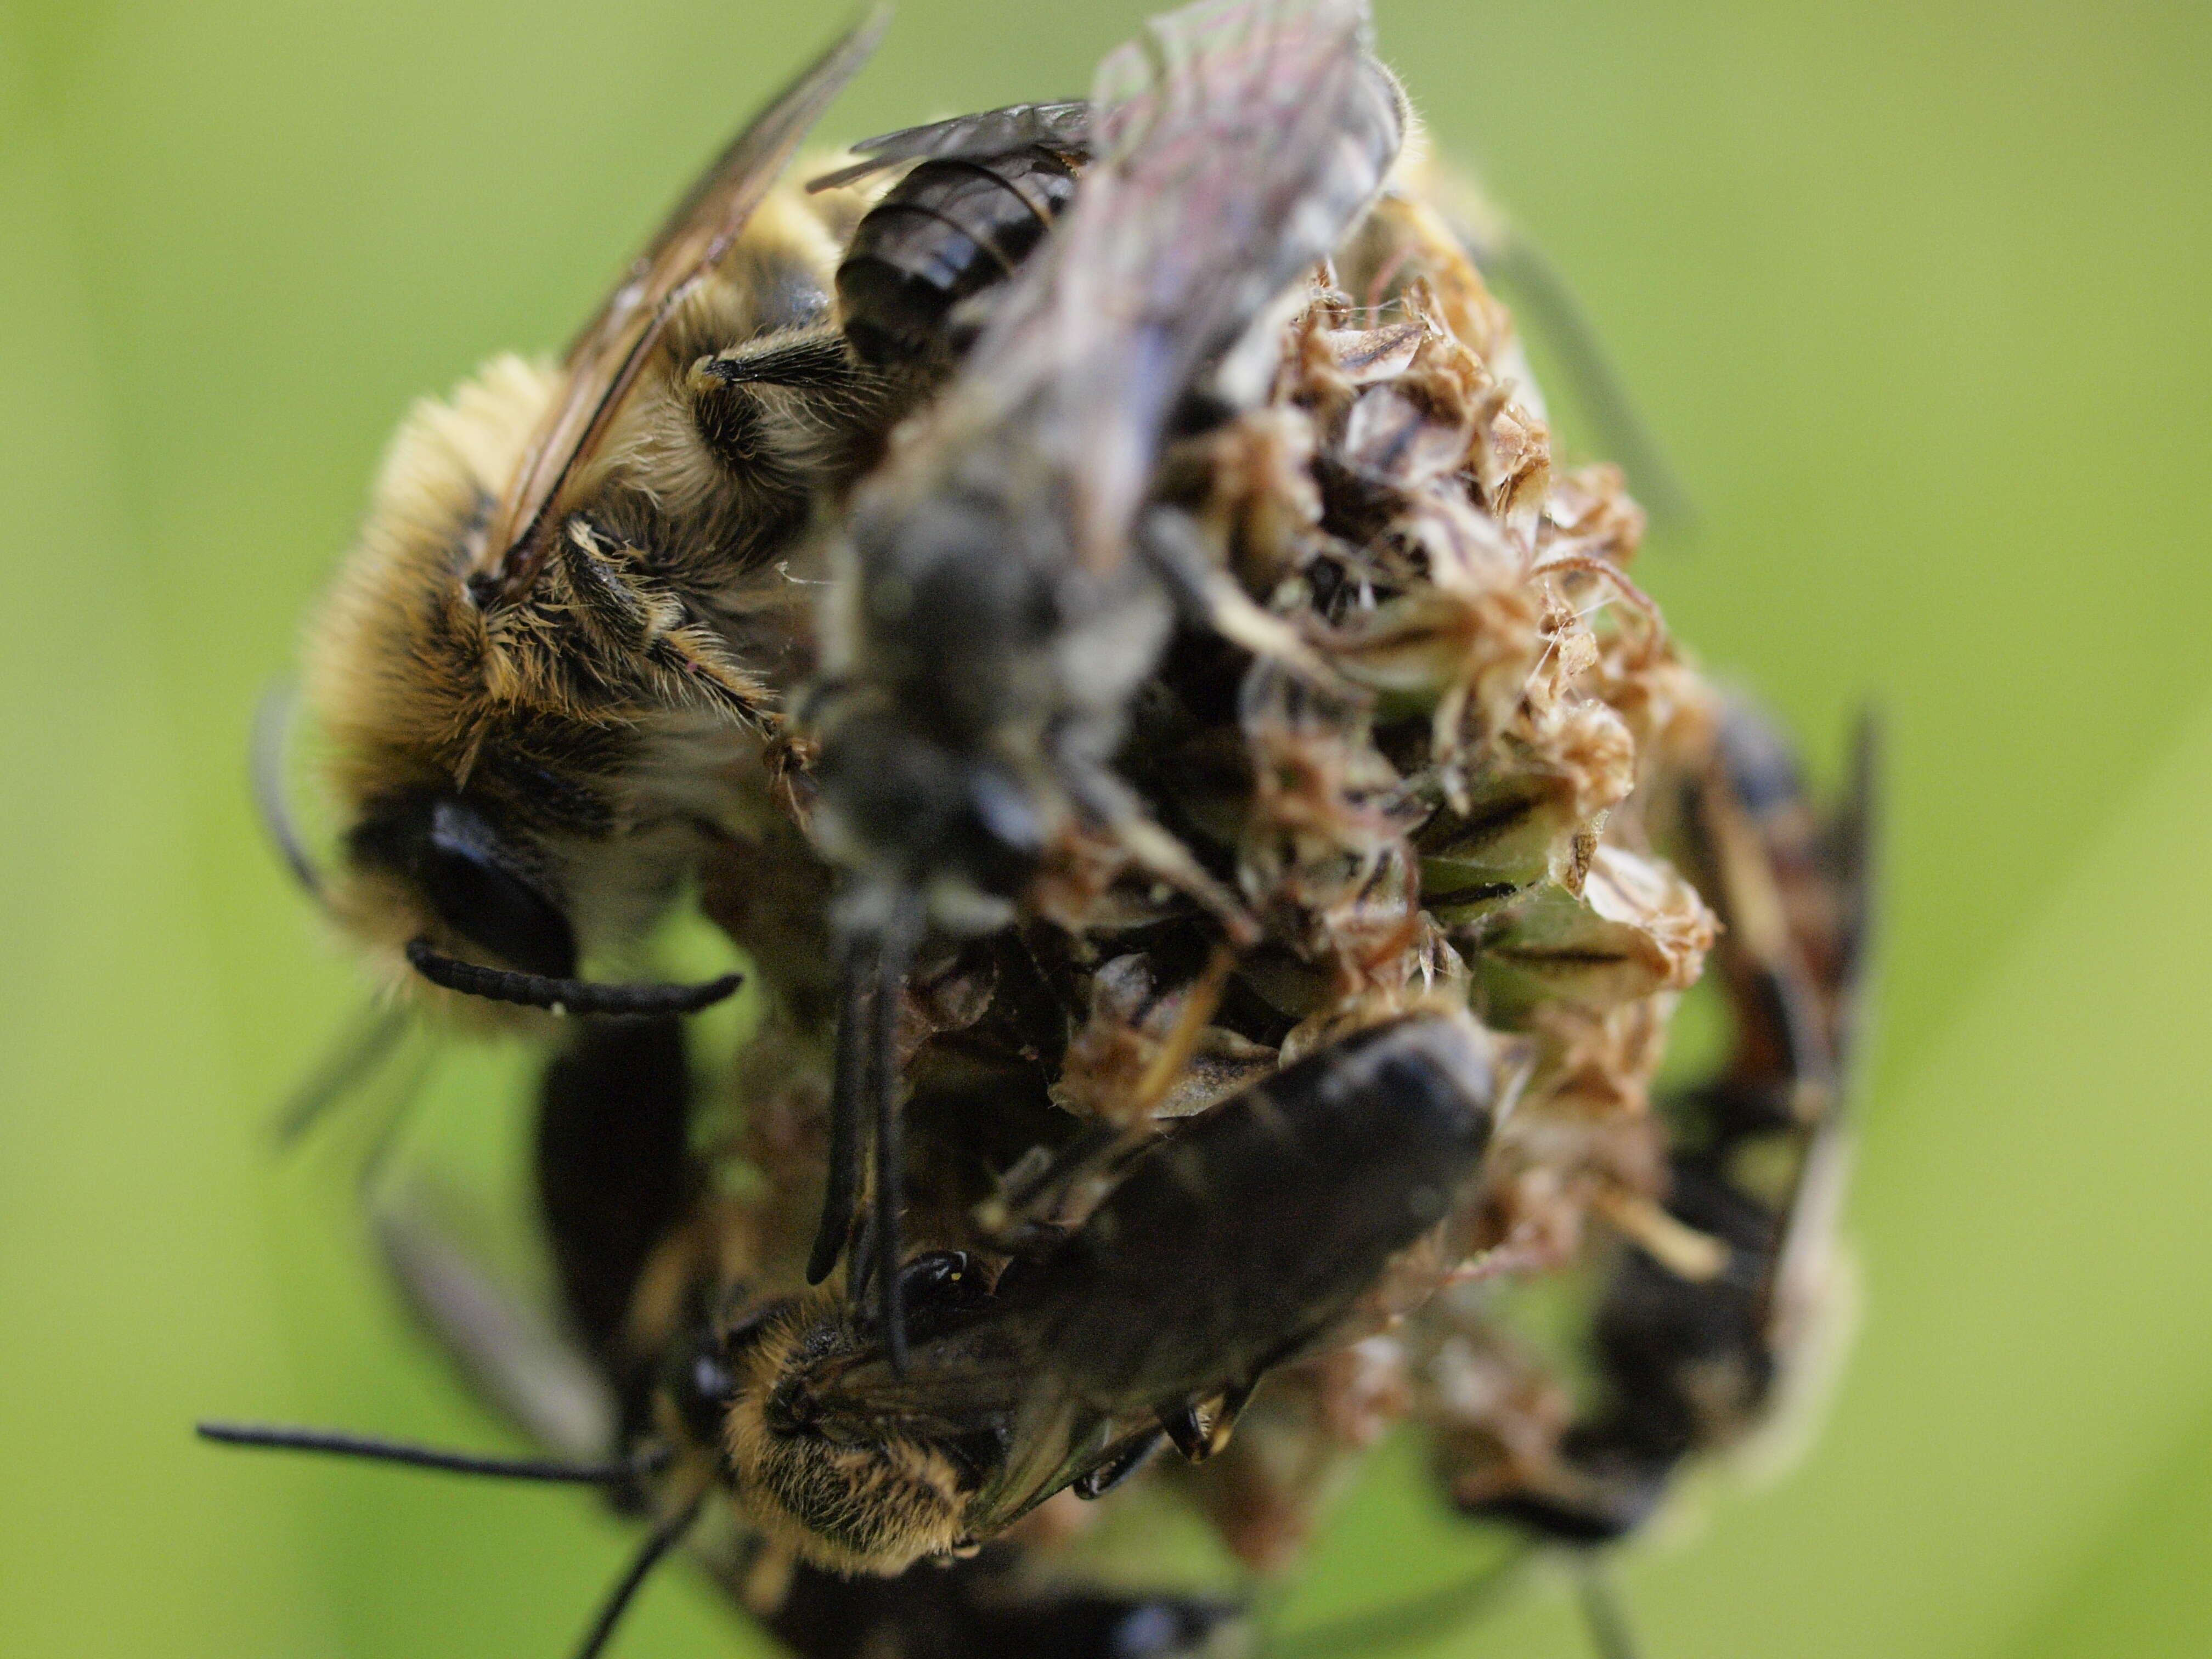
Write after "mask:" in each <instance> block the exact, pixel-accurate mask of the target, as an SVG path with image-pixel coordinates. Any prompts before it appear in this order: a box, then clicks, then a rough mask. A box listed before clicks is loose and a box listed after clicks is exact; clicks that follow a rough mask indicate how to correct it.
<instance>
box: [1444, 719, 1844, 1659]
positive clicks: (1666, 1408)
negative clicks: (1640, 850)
mask: <svg viewBox="0 0 2212 1659" xmlns="http://www.w3.org/2000/svg"><path fill="white" fill-rule="evenodd" d="M1875 772H1876V759H1875V740H1874V735H1873V730H1872V727H1871V726H1870V725H1868V726H1863V727H1862V729H1861V732H1860V735H1859V739H1858V744H1857V755H1856V760H1855V763H1854V774H1853V777H1852V781H1851V783H1850V788H1849V790H1848V792H1847V793H1846V795H1845V797H1844V800H1843V801H1842V803H1841V805H1839V806H1838V808H1837V810H1836V811H1834V812H1833V813H1832V815H1831V816H1829V817H1826V819H1825V820H1824V819H1823V818H1821V817H1818V816H1816V814H1815V813H1814V811H1813V810H1812V809H1811V807H1810V806H1809V805H1808V799H1807V796H1806V793H1805V789H1804V786H1803V784H1802V781H1801V779H1800V777H1799V775H1798V772H1797V769H1796V762H1795V760H1794V757H1792V755H1791V753H1790V749H1789V746H1788V744H1786V743H1785V742H1784V739H1783V738H1781V736H1780V735H1779V734H1778V732H1776V731H1775V729H1774V728H1773V726H1771V724H1769V723H1768V721H1767V720H1765V718H1764V717H1763V716H1762V715H1760V714H1758V713H1757V712H1756V711H1755V710H1753V709H1752V708H1750V707H1748V706H1747V704H1744V703H1742V702H1729V703H1727V704H1725V705H1723V708H1721V711H1720V714H1719V718H1718V720H1717V729H1716V731H1715V733H1714V738H1713V741H1712V743H1711V746H1710V749H1709V751H1708V752H1707V754H1706V755H1705V756H1704V757H1702V759H1701V760H1700V761H1699V763H1696V764H1694V765H1693V766H1692V767H1690V768H1689V769H1687V775H1686V776H1683V777H1681V778H1680V787H1679V801H1678V803H1676V806H1677V812H1676V816H1677V817H1678V820H1679V822H1678V825H1677V829H1678V834H1679V837H1680V841H1681V842H1682V843H1683V847H1684V852H1685V856H1686V860H1687V862H1688V863H1689V865H1690V866H1691V868H1692V870H1693V872H1695V874H1696V878H1697V879H1698V882H1699V886H1700V888H1701V889H1702V890H1705V892H1707V893H1709V894H1711V896H1713V899H1714V902H1715V903H1716V905H1717V908H1718V909H1719V910H1720V913H1721V915H1722V917H1723V921H1724V923H1725V926H1726V929H1727V931H1726V932H1725V933H1723V935H1722V939H1721V942H1720V945H1719V946H1718V948H1717V951H1716V960H1717V965H1718V967H1719V969H1720V973H1721V978H1722V981H1723V991H1724V993H1725V994H1726V998H1727V1002H1728V1006H1729V1009H1730V1011H1731V1015H1732V1022H1733V1025H1734V1035H1733V1041H1732V1046H1731V1050H1730V1054H1729V1058H1728V1060H1726V1061H1725V1062H1724V1063H1723V1066H1721V1068H1720V1069H1719V1071H1718V1073H1717V1075H1716V1076H1715V1077H1713V1078H1712V1079H1711V1080H1709V1081H1707V1082H1705V1083H1703V1084H1700V1085H1697V1086H1695V1087H1692V1088H1688V1089H1686V1090H1683V1091H1680V1092H1679V1093H1677V1094H1676V1095H1674V1097H1671V1098H1668V1100H1666V1101H1664V1102H1663V1103H1662V1109H1661V1112H1660V1115H1659V1120H1658V1121H1657V1123H1656V1124H1655V1125H1654V1127H1655V1128H1657V1129H1661V1130H1662V1131H1663V1136H1664V1140H1665V1146H1664V1153H1665V1165H1664V1176H1665V1179H1664V1194H1665V1201H1664V1207H1663V1212H1662V1218H1661V1222H1660V1225H1659V1227H1658V1228H1656V1229H1654V1230H1644V1231H1642V1233H1641V1236H1640V1237H1626V1238H1624V1239H1623V1240H1622V1241H1621V1243H1620V1245H1619V1247H1618V1250H1617V1254H1616V1255H1615V1257H1614V1259H1613V1265H1612V1266H1611V1267H1610V1270H1609V1272H1608V1273H1607V1276H1606V1278H1605V1280H1604V1283H1603V1287H1602V1290H1601V1292H1600V1293H1599V1295H1598V1297H1597V1302H1596V1305H1595V1310H1594V1313H1593V1315H1592V1316H1591V1322H1590V1324H1589V1331H1588V1336H1587V1343H1588V1356H1587V1360H1588V1364H1589V1369H1590V1371H1591V1373H1592V1374H1593V1377H1594V1381H1595V1397H1594V1398H1593V1400H1592V1401H1590V1403H1589V1406H1588V1407H1586V1408H1585V1409H1584V1410H1583V1411H1582V1412H1580V1413H1565V1412H1563V1411H1562V1410H1561V1409H1560V1401H1559V1395H1560V1390H1559V1389H1558V1388H1557V1386H1556V1385H1555V1384H1553V1383H1549V1382H1547V1380H1546V1379H1545V1378H1544V1377H1543V1376H1541V1373H1540V1372H1538V1371H1536V1370H1532V1369H1531V1368H1530V1366H1529V1364H1528V1361H1527V1360H1526V1359H1525V1358H1523V1357H1522V1356H1520V1355H1518V1354H1517V1353H1516V1352H1515V1350H1514V1348H1513V1347H1512V1346H1511V1345H1510V1343H1504V1342H1501V1341H1499V1340H1498V1334H1497V1333H1496V1332H1494V1331H1492V1330H1491V1329H1490V1328H1488V1327H1487V1322H1486V1319H1485V1318H1484V1317H1483V1316H1480V1314H1477V1315H1475V1316H1474V1317H1473V1318H1469V1317H1468V1313H1469V1311H1470V1310H1467V1309H1463V1308H1462V1309H1455V1308H1454V1307H1453V1306H1452V1305H1451V1298H1444V1299H1443V1302H1442V1303H1440V1304H1439V1308H1438V1310H1437V1316H1436V1317H1434V1318H1432V1320H1431V1329H1430V1331H1429V1333H1428V1338H1429V1340H1430V1341H1431V1343H1433V1344H1436V1345H1437V1346H1434V1348H1433V1350H1432V1352H1431V1355H1430V1358H1429V1359H1428V1361H1427V1362H1426V1364H1425V1368H1424V1369H1425V1372H1426V1382H1425V1387H1424V1390H1423V1391H1424V1393H1425V1395H1426V1396H1427V1397H1426V1399H1425V1402H1424V1404H1423V1406H1422V1407H1419V1410H1418V1412H1417V1414H1419V1415H1421V1416H1423V1417H1425V1418H1426V1419H1428V1420H1429V1421H1430V1422H1431V1425H1432V1426H1433V1427H1434V1428H1435V1430H1436V1431H1437V1440H1436V1455H1437V1469H1438V1473H1439V1475H1440V1477H1441V1478H1442V1480H1443V1484H1444V1486H1445V1487H1446V1490H1447V1492H1449V1494H1450V1495H1451V1498H1452V1500H1453V1502H1454V1504H1455V1506H1456V1507H1457V1508H1458V1509H1459V1510H1461V1512H1462V1513H1464V1514H1467V1515H1470V1516H1481V1517H1488V1518H1496V1519H1502V1520H1505V1521H1509V1522H1512V1523H1514V1524H1515V1525H1516V1527H1517V1528H1520V1529H1521V1530H1522V1532H1523V1534H1525V1535H1528V1536H1529V1537H1532V1538H1534V1539H1537V1540H1541V1541H1550V1542H1553V1543H1557V1544H1562V1545H1565V1546H1569V1547H1574V1548H1576V1549H1578V1550H1581V1551H1583V1552H1585V1553H1586V1552H1588V1551H1589V1550H1590V1549H1591V1548H1593V1547H1597V1546H1601V1545H1606V1544H1610V1543H1613V1542H1614V1541H1619V1540H1620V1539H1622V1538H1625V1537H1626V1536H1628V1535H1630V1534H1632V1533H1634V1532H1635V1531H1636V1530H1637V1529H1638V1528H1640V1527H1642V1526H1643V1525H1644V1523H1645V1522H1647V1521H1648V1520H1649V1519H1650V1516H1652V1515H1653V1514H1654V1512H1655V1511H1656V1510H1658V1508H1659V1507H1660V1506H1661V1504H1662V1503H1663V1502H1664V1500H1665V1499H1666V1498H1667V1497H1668V1493H1669V1492H1671V1491H1672V1490H1673V1488H1674V1484H1675V1480H1676V1477H1677V1475H1678V1474H1679V1472H1680V1470H1681V1468H1683V1467H1684V1466H1685V1465H1686V1463H1687V1462H1690V1461H1691V1460H1693V1459H1696V1458H1699V1457H1702V1456H1708V1455H1713V1454H1715V1453H1717V1452H1720V1451H1723V1450H1724V1449H1729V1448H1730V1447H1733V1446H1735V1445H1737V1444H1739V1443H1742V1442H1744V1441H1746V1440H1747V1439H1748V1438H1750V1437H1753V1436H1754V1435H1758V1434H1760V1433H1762V1432H1771V1431H1772V1429H1773V1428H1774V1426H1775V1425H1777V1423H1778V1420H1779V1419H1782V1418H1783V1417H1784V1415H1786V1414H1787V1413H1788V1410H1789V1407H1790V1405H1791V1403H1792V1402H1793V1401H1802V1400H1803V1398H1804V1396H1805V1395H1806V1392H1807V1390H1808V1387H1809V1386H1810V1385H1811V1383H1813V1382H1814V1381H1816V1380H1817V1378H1816V1377H1815V1376H1812V1375H1811V1374H1812V1373H1815V1372H1817V1371H1819V1370H1820V1369H1821V1361H1822V1360H1823V1359H1824V1358H1828V1357H1830V1356H1828V1355H1827V1354H1826V1353H1824V1352H1823V1349H1824V1348H1827V1347H1832V1346H1833V1339H1834V1338H1835V1336H1836V1334H1837V1333H1836V1323H1837V1321H1838V1318H1839V1317H1840V1316H1842V1315H1843V1314H1844V1313H1845V1312H1847V1309H1846V1308H1844V1307H1843V1306H1841V1305H1839V1304H1841V1302H1842V1299H1843V1298H1842V1297H1841V1291H1842V1290H1843V1289H1844V1285H1840V1284H1839V1282H1838V1281H1839V1264H1838V1257H1837V1252H1838V1245H1837V1242H1836V1239H1835V1230H1836V1226H1837V1223H1838V1209H1839V1206H1840V1200H1841V1197H1842V1191H1843V1182H1844V1170H1845V1162H1846V1154H1847V1147H1848V1143H1847V1139H1846V1137H1847V1131H1848V1116H1847V1114H1846V1111H1845V1108H1846V1105H1847V1104H1848V1101H1849V1096H1850V1077H1851V1070H1852V1061H1853V1058H1854V1055H1855V1053H1856V1050H1857V1026H1858V1024H1859V1019H1860V1002H1861V981H1862V979H1863V974H1864V970H1865V964H1866V960H1867V953H1868V948H1869V932H1870V910H1871V902H1870V894H1871V891H1872V883H1873V853H1872V848H1873V841H1874V835H1875ZM1595 1583H1596V1581H1595V1580H1592V1581H1591V1585H1592V1586H1593V1587H1595ZM1589 1613H1590V1616H1591V1618H1592V1620H1593V1623H1594V1627H1595V1628H1596V1629H1597V1630H1598V1631H1599V1632H1600V1634H1601V1640H1600V1646H1601V1649H1603V1650H1607V1651H1613V1648H1611V1647H1607V1645H1606V1639H1605V1638H1604V1637H1603V1634H1602V1632H1604V1630H1605V1629H1606V1628H1607V1627H1608V1626H1610V1625H1613V1624H1617V1622H1618V1619H1619V1614H1618V1613H1617V1611H1616V1610H1613V1609H1612V1608H1611V1607H1609V1606H1608V1605H1607V1603H1606V1601H1605V1600H1604V1598H1603V1597H1602V1595H1601V1594H1598V1593H1597V1592H1596V1591H1595V1588H1593V1591H1592V1595H1591V1598H1590V1601H1589Z"/></svg>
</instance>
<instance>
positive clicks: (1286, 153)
mask: <svg viewBox="0 0 2212 1659" xmlns="http://www.w3.org/2000/svg"><path fill="white" fill-rule="evenodd" d="M1091 106H1092V109H1093V111H1094V117H1093V125H1094V128H1095V137H1096V141H1097V151H1098V159H1097V160H1096V161H1094V162H1093V163H1092V165H1091V167H1090V168H1089V170H1088V171H1086V173H1085V175H1084V178H1083V182H1082V184H1081V185H1079V188H1078V190H1077V192H1076V199H1075V204H1074V206H1073V208H1072V209H1071V210H1069V212H1068V215H1067V216H1066V218H1065V219H1064V220H1063V221H1062V222H1061V223H1060V227H1059V228H1058V229H1057V230H1056V231H1055V233H1054V236H1053V238H1052V239H1051V240H1050V242H1049V243H1048V246H1047V248H1046V250H1045V252H1044V254H1043V256H1042V258H1039V259H1038V260H1037V261H1036V262H1035V263H1034V264H1032V265H1031V266H1030V268H1029V269H1028V270H1025V271H1024V273H1023V275H1022V276H1020V277H1018V278H1017V280H1016V283H1015V284H1014V286H1013V289H1012V292H1010V293H1009V294H1008V295H1006V299H1005V301H1003V303H1002V304H1001V305H1000V308H999V309H998V311H997V312H996V313H995V314H994V317H993V319H992V321H991V323H990V325H988V326H987V328H986V330H985V331H984V334H983V337H981V339H980V340H979V341H978V343H977V344H976V348H975V352H974V354H973V356H972V357H971V358H970V361H969V366H968V368H967V369H966V371H965V372H964V374H963V376H962V378H961V380H959V381H958V382H957V383H956V385H955V386H954V388H953V390H952V392H951V394H950V396H951V400H952V406H951V409H949V410H948V412H947V418H948V420H949V421H951V422H956V423H957V422H978V423H982V424H987V425H989V426H994V427H1006V426H1009V425H1011V427H1012V429H1014V430H1018V431H1019V432H1021V433H1022V434H1024V443H1025V444H1028V445H1032V446H1034V447H1037V448H1038V449H1040V450H1041V451H1042V452H1043V455H1042V459H1044V460H1045V462H1046V465H1047V466H1048V468H1049V470H1051V471H1054V472H1056V473H1057V474H1058V475H1059V476H1060V478H1061V479H1062V480H1063V481H1064V482H1065V484H1066V489H1067V490H1068V492H1069V494H1070V495H1071V496H1072V498H1073V499H1072V501H1071V503H1070V505H1071V507H1072V508H1073V512H1074V514H1075V528H1076V531H1077V534H1078V539H1079V549H1080V550H1081V552H1082V555H1083V556H1084V558H1085V560H1086V562H1091V563H1092V564H1093V565H1094V567H1096V566H1098V565H1104V564H1110V563H1111V562H1114V561H1115V560H1116V559H1118V558H1119V557H1120V556H1121V546H1122V544H1124V543H1125V541H1126V532H1127V526H1128V525H1129V522H1130V520H1131V519H1132V517H1133V514H1134V512H1135V510H1136V507H1137V506H1138V504H1139V501H1140V499H1141V497H1142V495H1143V492H1144V489H1145V487H1146V478H1147V477H1148V475H1149V472H1150V470H1151V459H1152V452H1153V450H1154V448H1155V447H1157V444H1158V435H1159V433H1160V431H1161V430H1162V428H1164V424H1165V422H1166V420H1167V417H1168V415H1169V413H1170V410H1171V409H1172V407H1173V404H1175V402H1176V399H1177V398H1180V397H1181V396H1182V393H1183V392H1185V391H1186V390H1187V389H1188V386H1190V384H1191V382H1192V381H1193V380H1194V377H1195V375H1196V374H1197V373H1198V371H1199V369H1200V368H1201V367H1202V366H1203V365H1204V364H1205V363H1206V362H1207V360H1208V359H1209V358H1211V357H1213V356H1218V355H1219V354H1220V353H1222V352H1224V351H1225V350H1226V349H1228V348H1229V347H1230V346H1231V345H1232V344H1234V343H1235V342H1236V341H1237V338H1238V337H1239V336H1240V335H1241V334H1242V333H1243V331H1245V330H1246V329H1247V328H1248V327H1249V325H1251V324H1252V323H1253V321H1254V320H1255V319H1256V318H1257V317H1258V316H1259V315H1260V314H1261V313H1262V312H1263V311H1264V310H1265V309H1266V308H1267V305H1268V303H1269V301H1272V300H1273V298H1274V297H1275V296H1276V295H1278V294H1279V293H1280V292H1281V291H1282V290H1283V289H1285V288H1286V287H1287V286H1288V285H1289V284H1290V283H1291V282H1292V281H1293V280H1295V279H1296V278H1297V276H1298V274H1299V273H1300V272H1301V271H1302V270H1305V269H1306V268H1307V267H1308V266H1310V265H1312V264H1315V263H1316V262H1317V261H1318V260H1320V259H1321V258H1322V257H1323V256H1324V255H1326V254H1327V253H1328V251H1329V249H1330V248H1331V247H1332V246H1334V245H1335V243H1336V242H1337V241H1338V240H1339V239H1340V236H1341V235H1342V234H1343V232H1344V230H1345V228H1346V226H1347V225H1348V224H1350V222H1352V220H1353V219H1354V218H1355V217H1356V216H1358V214H1359V212H1361V211H1362V210H1364V207H1365V205H1366V204H1367V203H1368V202H1369V201H1370V199H1371V198H1372V197H1373V196H1374V194H1375V192H1376V190H1377V189H1378V188H1379V187H1380V185H1381V183H1382V179H1383V175H1384V173H1387V172H1388V171H1389V167H1390V164H1391V162H1392V161H1393V160H1394V159H1395V156H1396V155H1397V151H1398V147H1399V144H1400V142H1401V137H1402V133H1403V127H1404V118H1403V107H1404V106H1403V100H1402V99H1401V95H1400V94H1399V91H1398V88H1397V83H1396V82H1395V81H1394V80H1392V79H1391V77H1390V76H1389V72H1388V71H1387V70H1384V69H1383V67H1382V66H1381V64H1378V63H1376V61H1375V59H1374V58H1373V57H1372V56H1371V55H1370V53H1369V52H1368V51H1367V10H1366V7H1365V5H1364V3H1361V0H1203V3H1200V4H1198V5H1193V6H1187V7H1185V8H1183V9H1182V10H1180V11H1176V12H1173V13H1170V14H1169V15H1166V16H1164V17H1161V18H1157V19H1155V20H1154V21H1152V22H1151V23H1150V24H1148V25H1146V31H1145V33H1144V34H1143V35H1142V36H1140V37H1139V39H1138V40H1135V41H1133V42H1132V43H1130V44H1129V45H1127V46H1123V47H1121V49H1120V50H1118V51H1116V52H1114V53H1113V54H1112V55H1110V56H1109V58H1107V59H1106V60H1105V62H1104V63H1103V64H1101V65H1100V66H1099V71H1098V77H1097V85H1096V87H1095V88H1094V91H1093V95H1092V98H1091Z"/></svg>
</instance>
